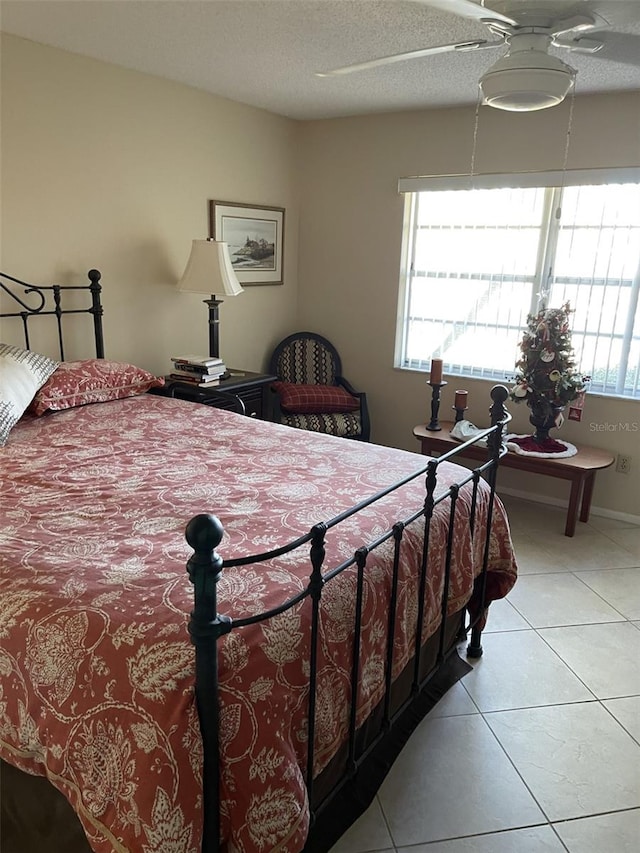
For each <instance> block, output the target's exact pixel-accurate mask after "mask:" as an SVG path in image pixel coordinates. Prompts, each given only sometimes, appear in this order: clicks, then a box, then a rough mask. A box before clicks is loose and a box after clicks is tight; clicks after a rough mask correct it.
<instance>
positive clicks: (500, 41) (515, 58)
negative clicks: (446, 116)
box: [317, 0, 640, 112]
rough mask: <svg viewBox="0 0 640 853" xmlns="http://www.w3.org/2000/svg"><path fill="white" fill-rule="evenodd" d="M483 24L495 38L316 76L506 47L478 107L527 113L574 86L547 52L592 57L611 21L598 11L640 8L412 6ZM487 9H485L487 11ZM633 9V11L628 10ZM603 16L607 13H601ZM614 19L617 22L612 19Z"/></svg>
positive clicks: (494, 2) (542, 1)
mask: <svg viewBox="0 0 640 853" xmlns="http://www.w3.org/2000/svg"><path fill="white" fill-rule="evenodd" d="M415 2H419V3H422V4H423V5H425V6H431V7H432V8H434V9H438V10H442V11H446V12H450V13H451V14H454V15H458V16H460V17H463V18H467V19H473V20H475V21H478V22H479V23H482V24H484V25H485V26H486V27H487V28H488V29H489V31H490V33H491V34H492V35H493V36H495V37H496V38H495V39H494V40H492V41H489V40H486V39H478V40H476V41H466V42H459V43H457V44H455V43H454V44H444V45H438V46H435V47H425V48H422V49H419V50H411V51H408V52H406V53H397V54H394V55H393V56H383V57H380V58H379V59H372V60H370V61H368V62H359V63H356V64H354V65H346V66H344V67H342V68H334V69H333V70H331V71H325V72H318V73H317V76H318V77H334V76H340V75H343V74H351V73H352V72H357V71H365V70H368V69H370V68H376V67H378V66H381V65H389V64H391V63H395V62H403V61H405V60H408V59H417V58H419V57H423V56H430V55H432V54H437V53H448V52H453V51H460V52H463V51H472V50H486V49H493V48H499V47H504V46H505V45H506V46H507V51H506V53H505V54H504V55H503V56H502V58H501V59H499V60H498V61H497V62H496V63H495V64H494V65H492V66H491V67H490V68H489V69H488V70H487V71H486V72H485V73H484V74H483V75H482V77H481V78H480V80H479V86H480V90H481V92H482V97H483V103H485V104H487V105H489V106H491V107H496V108H497V109H502V110H510V111H512V112H531V111H533V110H541V109H545V108H547V107H553V106H555V105H556V104H559V103H560V102H561V101H562V100H563V99H564V98H565V96H566V95H567V94H568V92H569V91H570V90H571V87H572V86H573V85H574V82H575V75H576V71H575V69H574V68H572V67H571V66H570V65H567V64H566V63H565V62H563V61H562V60H561V59H558V58H557V57H555V56H552V55H551V54H550V53H549V48H550V47H557V48H565V49H566V50H568V51H570V52H574V53H588V54H595V53H597V52H598V51H599V50H600V49H601V48H602V47H603V45H604V41H603V39H602V38H599V37H598V33H599V32H601V31H602V30H606V29H609V28H610V27H611V21H610V20H609V18H608V17H606V18H605V17H604V14H602V13H601V12H600V11H597V9H598V8H601V7H603V6H604V7H605V10H606V9H608V8H610V7H612V6H617V7H621V8H622V7H623V6H626V9H627V13H628V12H629V11H631V13H632V17H633V19H635V20H638V19H640V4H638V3H636V2H633V3H625V4H622V3H617V4H612V3H605V4H603V3H598V2H597V1H596V0H582V2H570V3H567V2H566V0H565V2H562V1H561V0H555V2H549V0H518V2H516V0H477V2H475V0H415ZM489 4H490V5H489ZM633 6H635V7H636V8H635V9H632V8H631V7H633ZM605 13H606V11H605ZM616 17H618V16H616Z"/></svg>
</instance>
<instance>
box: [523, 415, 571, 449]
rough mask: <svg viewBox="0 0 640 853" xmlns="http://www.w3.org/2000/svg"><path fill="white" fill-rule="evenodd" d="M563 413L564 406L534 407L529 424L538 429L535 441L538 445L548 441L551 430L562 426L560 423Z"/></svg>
mask: <svg viewBox="0 0 640 853" xmlns="http://www.w3.org/2000/svg"><path fill="white" fill-rule="evenodd" d="M563 411H564V406H545V407H542V406H541V407H537V406H536V407H533V408H532V409H531V414H530V415H529V423H531V424H532V425H533V426H534V427H535V428H536V431H535V433H534V435H533V440H534V441H536V442H537V443H538V444H544V442H545V441H548V440H549V430H550V429H553V428H554V427H556V426H560V424H559V423H558V421H559V419H560V416H561V414H562V412H563Z"/></svg>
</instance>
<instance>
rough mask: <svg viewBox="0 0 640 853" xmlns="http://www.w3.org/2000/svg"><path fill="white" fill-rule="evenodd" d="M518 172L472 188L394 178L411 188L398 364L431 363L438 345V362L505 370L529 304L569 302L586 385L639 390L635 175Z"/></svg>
mask: <svg viewBox="0 0 640 853" xmlns="http://www.w3.org/2000/svg"><path fill="white" fill-rule="evenodd" d="M594 175H595V176H596V178H597V175H596V173H594ZM627 176H628V175H627ZM489 177H492V176H489ZM511 177H516V178H517V176H511ZM522 177H523V179H524V180H522V183H523V184H524V185H523V186H514V187H504V186H487V187H480V188H476V189H440V188H437V189H426V190H425V189H422V187H423V186H425V185H426V186H428V185H430V184H432V183H433V182H432V181H431V180H430V179H421V178H416V179H405V180H403V181H401V182H400V189H401V190H403V191H406V190H407V189H408V190H410V191H409V192H407V198H406V206H407V207H406V211H407V215H406V221H405V239H404V249H403V271H404V272H403V274H402V275H401V294H400V316H399V328H398V348H397V352H398V358H397V364H398V366H401V367H407V368H414V369H418V370H428V368H429V364H430V360H431V357H432V356H437V357H439V358H442V359H443V360H444V362H445V370H446V372H449V373H453V374H458V375H464V376H478V377H486V378H491V379H498V380H501V381H504V380H505V379H507V380H508V379H509V377H510V376H511V375H512V374H513V372H514V366H515V362H516V360H517V357H518V344H519V342H520V339H521V337H522V332H523V330H524V328H525V327H526V320H527V315H528V314H530V313H535V312H537V311H538V310H539V309H540V308H542V307H550V308H553V307H560V306H561V305H563V304H564V303H565V302H567V301H568V302H569V303H570V305H571V308H572V309H573V312H574V313H573V314H572V342H573V346H574V349H575V353H576V363H577V365H578V367H579V369H580V370H581V371H582V372H583V373H585V374H589V375H590V376H591V378H592V381H591V384H590V390H591V391H595V392H600V393H605V394H616V395H622V396H630V397H640V308H639V303H640V300H639V298H638V297H639V291H640V183H631V182H626V183H610V182H609V183H607V182H600V181H599V180H597V181H596V182H593V183H589V177H590V175H589V174H587V175H584V174H582V175H580V176H579V181H580V182H578V180H575V176H573V178H574V180H573V182H572V180H571V177H572V176H571V175H560V176H558V175H553V176H550V177H551V178H553V179H554V180H555V181H558V178H561V179H562V180H561V181H558V183H559V184H560V185H559V186H549V185H545V186H531V185H527V184H531V183H533V182H536V181H539V182H541V183H542V180H541V176H539V175H536V176H531V175H529V176H522ZM449 180H450V181H451V180H453V181H455V179H449ZM492 180H493V183H497V182H498V181H497V180H496V179H495V178H492ZM500 180H505V181H506V180H507V179H506V178H505V179H500ZM441 182H444V183H446V182H447V179H444V178H443V179H441ZM487 183H491V181H487ZM545 183H547V184H548V183H549V181H548V180H547V181H546V182H545ZM567 184H568V185H567Z"/></svg>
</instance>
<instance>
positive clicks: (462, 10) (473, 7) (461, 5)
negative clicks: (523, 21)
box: [418, 0, 517, 25]
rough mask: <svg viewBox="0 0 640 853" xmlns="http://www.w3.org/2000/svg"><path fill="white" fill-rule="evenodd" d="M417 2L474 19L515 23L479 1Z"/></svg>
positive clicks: (428, 0)
mask: <svg viewBox="0 0 640 853" xmlns="http://www.w3.org/2000/svg"><path fill="white" fill-rule="evenodd" d="M418 2H419V3H422V4H423V5H424V6H432V7H433V8H434V9H442V11H443V12H451V14H452V15H458V16H460V17H462V18H472V19H473V20H476V21H487V20H491V21H501V22H502V23H503V24H512V25H515V24H516V23H517V21H516V20H515V19H514V18H510V17H509V16H508V15H503V14H502V12H496V11H495V9H490V8H489V7H487V6H481V5H480V3H474V2H473V0H418Z"/></svg>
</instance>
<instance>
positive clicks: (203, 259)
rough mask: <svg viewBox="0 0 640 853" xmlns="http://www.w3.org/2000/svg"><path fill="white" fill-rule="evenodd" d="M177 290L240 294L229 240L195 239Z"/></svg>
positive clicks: (228, 294)
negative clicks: (230, 255) (223, 241)
mask: <svg viewBox="0 0 640 853" xmlns="http://www.w3.org/2000/svg"><path fill="white" fill-rule="evenodd" d="M178 290H187V291H190V292H192V293H210V294H215V293H219V294H224V295H225V296H239V295H240V294H241V293H242V287H241V285H240V282H239V281H238V279H237V277H236V274H235V271H234V269H233V266H232V264H231V258H230V257H229V247H228V246H227V244H226V243H221V242H218V241H217V240H194V241H193V242H192V244H191V254H190V255H189V260H188V261H187V266H186V267H185V270H184V273H183V274H182V278H181V279H180V281H179V282H178Z"/></svg>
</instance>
